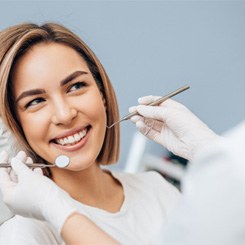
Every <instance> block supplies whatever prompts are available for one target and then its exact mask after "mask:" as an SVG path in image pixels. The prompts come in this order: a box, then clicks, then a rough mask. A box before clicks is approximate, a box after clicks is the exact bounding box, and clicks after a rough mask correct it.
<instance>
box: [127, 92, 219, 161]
mask: <svg viewBox="0 0 245 245" xmlns="http://www.w3.org/2000/svg"><path fill="white" fill-rule="evenodd" d="M158 98H159V97H157V96H145V97H142V98H140V99H139V100H138V101H139V104H140V105H139V106H136V107H131V108H130V109H129V111H130V112H132V111H135V110H137V112H138V113H139V114H140V115H137V116H133V117H131V121H132V122H134V123H135V124H136V127H137V128H138V129H139V131H140V132H141V133H142V134H144V135H145V136H147V137H148V138H149V139H151V140H153V141H155V142H157V143H159V144H161V145H163V146H164V147H166V148H167V149H168V150H169V151H171V152H173V153H174V154H175V155H178V156H180V157H183V158H185V159H187V160H192V158H193V157H194V155H195V154H196V153H197V151H198V150H199V149H201V148H202V147H203V146H206V145H207V144H209V142H211V141H213V140H215V139H217V138H219V136H218V135H216V134H215V133H214V132H213V131H212V130H211V129H209V128H208V126H207V125H206V124H205V123H203V122H202V121H201V120H200V119H199V118H198V117H196V116H195V115H194V114H193V113H192V112H191V111H190V110H188V109H187V108H186V107H185V106H184V105H182V104H180V103H178V102H176V101H173V100H170V99H168V100H167V101H165V102H163V103H162V104H161V105H159V106H147V105H146V104H149V103H151V102H153V101H155V100H157V99H158Z"/></svg>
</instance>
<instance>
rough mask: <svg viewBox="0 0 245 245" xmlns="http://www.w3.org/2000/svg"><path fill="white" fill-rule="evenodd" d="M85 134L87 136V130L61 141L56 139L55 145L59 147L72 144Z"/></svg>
mask: <svg viewBox="0 0 245 245" xmlns="http://www.w3.org/2000/svg"><path fill="white" fill-rule="evenodd" d="M86 134H87V130H86V129H83V130H82V131H81V132H79V133H76V134H74V135H70V136H68V137H65V138H63V139H57V140H56V143H58V144H60V145H66V144H73V143H75V142H78V141H80V140H81V139H82V138H83V137H84V136H85V135H86Z"/></svg>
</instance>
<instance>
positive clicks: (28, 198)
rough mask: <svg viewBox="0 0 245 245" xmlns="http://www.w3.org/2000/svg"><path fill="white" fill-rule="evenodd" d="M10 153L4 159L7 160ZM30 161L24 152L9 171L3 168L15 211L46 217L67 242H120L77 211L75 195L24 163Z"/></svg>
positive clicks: (2, 185)
mask: <svg viewBox="0 0 245 245" xmlns="http://www.w3.org/2000/svg"><path fill="white" fill-rule="evenodd" d="M7 161H8V155H7V153H6V152H2V153H1V154H0V162H7ZM27 162H30V158H28V157H26V154H25V153H24V152H19V153H18V154H17V156H16V157H15V158H13V159H12V160H11V165H12V169H13V172H14V173H15V174H16V176H15V178H12V177H11V175H10V174H9V171H8V170H7V169H5V168H0V189H1V191H2V193H3V200H4V202H5V203H6V205H7V206H8V207H9V208H10V209H11V211H13V213H15V214H18V215H21V216H24V217H29V218H35V219H39V220H46V221H48V222H49V223H50V224H52V225H53V226H54V228H55V229H56V230H57V232H58V233H59V234H61V236H62V237H63V239H64V241H65V243H66V244H92V243H93V244H96V243H97V244H117V243H116V241H115V240H113V239H112V238H110V237H109V235H107V234H106V233H105V232H103V231H102V230H101V229H100V228H99V227H97V226H96V225H95V224H94V223H93V222H91V221H90V220H89V219H88V218H87V217H86V216H85V215H86V214H84V215H83V214H79V213H77V210H76V207H75V205H74V202H73V200H72V198H71V197H70V196H69V195H68V193H67V192H65V191H64V190H62V189H61V188H60V187H58V186H57V185H56V184H55V183H54V182H53V181H52V180H50V179H49V178H47V177H46V176H43V175H42V171H41V169H35V170H34V171H32V170H31V169H29V168H28V167H27V166H26V165H25V164H24V163H27Z"/></svg>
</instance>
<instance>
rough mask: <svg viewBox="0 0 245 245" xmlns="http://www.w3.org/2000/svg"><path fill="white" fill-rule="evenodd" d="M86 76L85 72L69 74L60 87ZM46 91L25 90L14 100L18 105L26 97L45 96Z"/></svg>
mask: <svg viewBox="0 0 245 245" xmlns="http://www.w3.org/2000/svg"><path fill="white" fill-rule="evenodd" d="M86 74H88V72H86V71H75V72H73V73H71V74H70V75H68V76H67V77H66V78H64V79H62V80H61V81H60V86H64V85H66V84H67V83H69V82H70V81H72V80H73V79H75V78H76V77H78V76H81V75H86ZM45 93H46V91H45V90H44V89H32V90H27V91H24V92H23V93H21V94H20V95H19V96H18V97H17V99H16V101H15V102H16V103H18V102H19V101H20V100H21V99H23V98H25V97H28V96H33V95H38V94H45Z"/></svg>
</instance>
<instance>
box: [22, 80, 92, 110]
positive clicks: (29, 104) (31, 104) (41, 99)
mask: <svg viewBox="0 0 245 245" xmlns="http://www.w3.org/2000/svg"><path fill="white" fill-rule="evenodd" d="M78 85H79V87H78V88H77V89H75V90H79V89H81V88H83V87H86V86H87V84H86V83H85V82H76V83H74V84H72V85H71V86H69V87H68V89H67V92H68V93H69V92H72V91H73V90H72V88H73V87H75V86H78ZM44 100H45V99H43V98H41V97H40V98H35V99H33V100H31V101H30V102H28V103H27V104H26V105H25V108H26V109H27V108H29V107H30V106H33V103H34V102H37V104H39V102H41V101H44Z"/></svg>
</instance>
